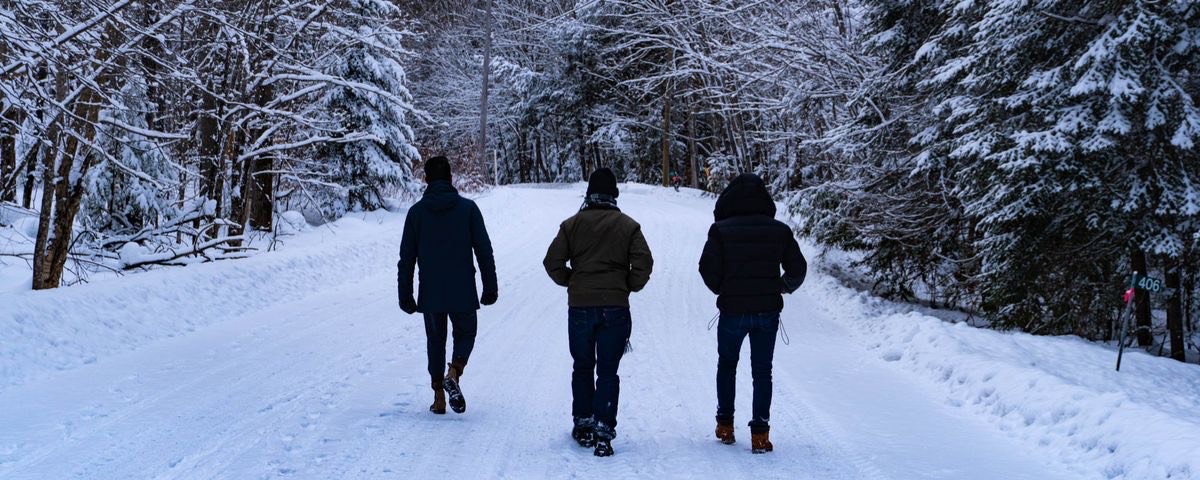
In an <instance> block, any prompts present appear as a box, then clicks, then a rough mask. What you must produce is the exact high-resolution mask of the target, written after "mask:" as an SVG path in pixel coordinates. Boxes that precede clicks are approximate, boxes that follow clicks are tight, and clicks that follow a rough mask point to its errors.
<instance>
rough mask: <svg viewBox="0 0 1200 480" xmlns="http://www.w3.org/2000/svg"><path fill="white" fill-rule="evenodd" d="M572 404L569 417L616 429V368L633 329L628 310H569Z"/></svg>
mask: <svg viewBox="0 0 1200 480" xmlns="http://www.w3.org/2000/svg"><path fill="white" fill-rule="evenodd" d="M567 320H568V333H569V335H570V342H571V358H573V359H575V370H574V372H573V373H572V374H571V393H572V396H573V398H574V402H573V403H572V404H571V414H572V415H574V416H576V417H582V418H588V417H595V419H596V421H597V422H598V423H602V424H604V425H606V426H608V427H609V428H616V426H617V400H618V398H619V397H620V394H621V378H620V377H618V376H617V367H619V366H620V364H621V356H622V355H624V354H625V342H626V341H627V340H629V334H630V332H631V331H632V329H633V323H632V321H631V319H630V316H629V309H628V308H625V307H588V308H571V309H570V311H569V312H568V315H567Z"/></svg>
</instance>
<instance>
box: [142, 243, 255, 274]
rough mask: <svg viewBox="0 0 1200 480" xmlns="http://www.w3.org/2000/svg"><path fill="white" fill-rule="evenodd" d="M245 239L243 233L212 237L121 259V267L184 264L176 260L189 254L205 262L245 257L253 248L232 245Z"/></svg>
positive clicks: (184, 263)
mask: <svg viewBox="0 0 1200 480" xmlns="http://www.w3.org/2000/svg"><path fill="white" fill-rule="evenodd" d="M245 240H246V237H245V236H243V235H234V236H228V237H221V238H214V239H212V240H208V241H206V242H201V243H198V244H195V245H193V246H192V247H191V248H188V249H184V250H168V251H165V252H161V253H157V254H152V255H145V256H141V257H140V258H138V259H137V260H134V261H125V260H124V259H122V264H121V269H122V270H133V269H136V268H142V267H146V266H150V265H175V266H180V265H186V264H187V263H186V262H177V260H179V259H181V258H184V257H191V256H199V257H203V258H204V260H205V261H206V262H213V261H217V260H233V259H238V258H246V257H248V256H250V255H249V252H250V251H253V250H255V249H253V248H250V247H234V246H232V245H233V244H235V243H242V242H243V241H245ZM209 250H220V251H221V252H222V253H221V254H219V255H209Z"/></svg>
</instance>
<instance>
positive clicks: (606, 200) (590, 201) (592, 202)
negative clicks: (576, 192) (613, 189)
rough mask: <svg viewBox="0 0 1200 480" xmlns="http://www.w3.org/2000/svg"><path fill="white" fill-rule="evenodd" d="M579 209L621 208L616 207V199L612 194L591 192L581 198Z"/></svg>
mask: <svg viewBox="0 0 1200 480" xmlns="http://www.w3.org/2000/svg"><path fill="white" fill-rule="evenodd" d="M580 210H618V211H619V210H621V209H620V208H617V199H616V197H613V196H612V195H605V194H603V193H593V194H591V195H588V196H587V198H586V199H584V200H583V207H580Z"/></svg>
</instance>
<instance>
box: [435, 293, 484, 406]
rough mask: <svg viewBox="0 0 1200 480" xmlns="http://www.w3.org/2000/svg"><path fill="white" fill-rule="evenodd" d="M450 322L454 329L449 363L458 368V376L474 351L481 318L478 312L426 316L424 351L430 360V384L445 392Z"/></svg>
mask: <svg viewBox="0 0 1200 480" xmlns="http://www.w3.org/2000/svg"><path fill="white" fill-rule="evenodd" d="M447 319H448V320H450V323H451V324H453V325H454V333H453V334H452V338H453V339H454V350H453V353H452V354H451V356H450V363H453V364H454V366H455V367H457V368H458V371H459V373H462V369H463V368H464V367H466V366H467V360H469V359H470V358H471V350H474V349H475V332H476V330H478V329H479V315H478V314H477V313H476V312H461V313H426V314H425V351H426V353H427V354H428V356H429V380H430V383H431V385H432V387H433V389H434V390H441V389H442V381H443V380H445V376H446V374H445V372H446V327H447V325H446V320H447Z"/></svg>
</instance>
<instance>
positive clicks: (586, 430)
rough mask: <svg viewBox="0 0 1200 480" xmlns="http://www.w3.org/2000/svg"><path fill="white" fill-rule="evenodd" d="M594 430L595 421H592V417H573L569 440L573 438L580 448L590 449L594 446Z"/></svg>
mask: <svg viewBox="0 0 1200 480" xmlns="http://www.w3.org/2000/svg"><path fill="white" fill-rule="evenodd" d="M595 430H596V421H595V420H592V417H587V418H582V417H575V427H574V428H572V429H571V438H574V439H575V442H577V443H579V446H581V447H585V448H592V447H595V446H596V435H595Z"/></svg>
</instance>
